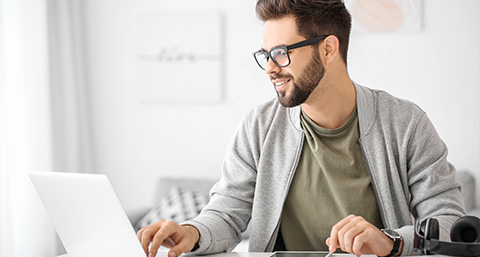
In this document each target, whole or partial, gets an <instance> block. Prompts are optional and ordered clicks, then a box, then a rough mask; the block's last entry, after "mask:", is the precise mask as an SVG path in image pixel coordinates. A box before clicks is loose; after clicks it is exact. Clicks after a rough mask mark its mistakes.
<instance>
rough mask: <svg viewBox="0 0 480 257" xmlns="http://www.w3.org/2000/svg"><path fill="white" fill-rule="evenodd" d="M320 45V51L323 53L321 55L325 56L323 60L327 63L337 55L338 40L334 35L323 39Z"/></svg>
mask: <svg viewBox="0 0 480 257" xmlns="http://www.w3.org/2000/svg"><path fill="white" fill-rule="evenodd" d="M320 45H321V46H322V49H321V53H322V54H323V57H324V58H325V59H324V60H325V62H326V63H327V64H328V63H331V62H332V61H333V60H335V58H338V57H339V53H340V52H339V47H340V42H339V41H338V38H337V37H336V36H333V35H330V36H328V37H327V38H325V39H324V40H323V44H320Z"/></svg>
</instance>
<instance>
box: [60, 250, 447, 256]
mask: <svg viewBox="0 0 480 257" xmlns="http://www.w3.org/2000/svg"><path fill="white" fill-rule="evenodd" d="M272 255H273V253H251V252H228V253H216V254H211V255H202V257H205V256H211V257H269V256H272ZM183 256H195V255H191V254H187V255H183ZM335 256H339V257H340V256H343V257H347V256H355V255H353V254H346V253H338V254H337V253H335V254H332V257H335ZM362 256H365V257H373V256H374V257H376V255H362ZM429 256H430V257H435V256H445V255H437V254H436V255H429ZM57 257H69V256H68V254H64V255H60V256H57ZM141 257H144V256H141ZM156 257H167V252H166V251H160V252H158V254H157V256H156ZM411 257H415V256H411ZM419 257H425V256H419Z"/></svg>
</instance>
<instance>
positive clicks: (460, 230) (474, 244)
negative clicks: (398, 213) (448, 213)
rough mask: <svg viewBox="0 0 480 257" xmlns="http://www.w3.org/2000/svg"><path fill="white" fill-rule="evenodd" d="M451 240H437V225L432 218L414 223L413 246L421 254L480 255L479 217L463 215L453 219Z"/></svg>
mask: <svg viewBox="0 0 480 257" xmlns="http://www.w3.org/2000/svg"><path fill="white" fill-rule="evenodd" d="M450 239H451V240H452V242H445V241H440V240H439V225H438V221H437V220H436V219H434V218H427V219H426V220H424V221H422V222H421V223H419V222H416V223H415V239H414V247H415V248H416V249H420V250H422V252H423V254H444V255H450V256H480V219H479V218H477V217H475V216H464V217H461V218H459V219H458V220H457V221H455V222H454V223H453V225H452V229H451V230H450Z"/></svg>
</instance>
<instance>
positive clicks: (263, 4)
mask: <svg viewBox="0 0 480 257" xmlns="http://www.w3.org/2000/svg"><path fill="white" fill-rule="evenodd" d="M256 12H257V16H258V17H259V18H260V19H261V20H262V21H268V20H276V19H280V18H283V17H285V16H287V15H293V16H294V18H295V20H296V23H297V31H298V34H299V35H302V36H304V37H305V38H307V39H309V38H313V37H318V36H322V35H334V36H336V37H337V38H338V41H339V42H340V55H341V56H342V58H343V61H344V62H345V64H346V63H347V52H348V42H349V40H350V30H351V27H352V17H351V15H350V13H349V12H348V10H347V8H346V7H345V4H344V3H343V1H342V0H258V2H257V6H256Z"/></svg>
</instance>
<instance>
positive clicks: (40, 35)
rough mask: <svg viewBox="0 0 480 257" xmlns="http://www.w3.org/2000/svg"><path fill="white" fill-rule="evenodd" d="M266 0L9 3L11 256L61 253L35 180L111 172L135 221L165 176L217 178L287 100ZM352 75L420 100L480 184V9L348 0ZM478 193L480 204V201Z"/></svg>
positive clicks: (4, 167)
mask: <svg viewBox="0 0 480 257" xmlns="http://www.w3.org/2000/svg"><path fill="white" fill-rule="evenodd" d="M255 3H256V1H255V0H247V1H245V0H244V1H232V0H223V1H220V0H202V1H198V0H197V1H194V0H184V1H166V0H121V1H118V0H115V1H114V0H0V8H1V9H0V90H1V91H0V115H1V116H0V165H1V166H0V172H1V173H0V183H1V185H0V189H1V191H0V197H1V198H0V204H1V205H0V212H1V216H0V231H1V238H0V254H1V256H2V257H17V256H18V257H19V256H30V257H36V256H38V257H49V256H55V255H57V254H59V253H61V250H59V248H60V249H61V246H60V247H59V245H58V241H57V239H56V234H55V232H54V230H53V228H52V225H51V223H50V221H49V219H48V217H47V215H46V213H45V211H44V209H43V207H42V205H41V203H40V201H39V199H38V197H37V196H36V194H35V192H34V189H33V188H32V185H31V183H30V181H29V180H28V178H27V175H26V174H27V172H28V171H30V170H47V171H62V172H86V173H102V174H106V175H107V176H108V177H109V178H110V180H111V182H112V184H113V186H114V188H115V189H116V191H117V194H118V196H119V198H120V201H121V202H122V204H123V206H124V208H125V210H126V211H127V212H130V211H134V210H136V209H139V208H145V207H148V206H151V205H152V204H153V203H154V202H155V198H156V196H155V193H154V192H155V186H156V183H157V181H158V179H159V178H162V177H178V178H184V177H189V178H208V179H218V178H219V177H220V167H221V165H222V161H223V157H224V151H225V148H226V146H227V144H228V143H229V141H230V138H231V136H232V135H233V133H234V132H235V130H236V128H237V126H238V125H239V123H240V121H241V120H242V118H243V116H244V115H245V114H246V112H248V111H249V110H250V109H251V108H252V107H254V106H256V105H257V104H260V103H262V102H264V101H267V100H269V99H271V98H273V97H275V96H276V95H275V92H274V89H273V86H272V85H271V83H270V82H269V80H268V78H267V76H266V75H265V74H264V73H263V71H262V70H261V69H260V68H259V67H258V66H257V64H256V63H255V61H254V59H253V57H252V52H254V51H255V50H258V49H259V48H260V47H261V42H262V31H263V24H262V22H260V21H259V20H258V19H257V18H256V15H255V11H254V8H255ZM346 3H347V4H348V7H349V8H350V10H351V12H352V14H353V15H354V24H353V32H352V37H351V41H350V50H349V57H348V68H349V72H350V75H351V78H352V79H353V80H354V81H355V82H357V83H359V84H361V85H365V86H368V87H370V88H376V89H382V90H386V91H388V92H389V93H391V94H393V95H395V96H397V97H400V98H404V99H408V100H411V101H413V102H414V103H416V104H418V105H419V106H420V107H421V108H422V109H423V110H425V111H426V113H427V114H428V116H429V117H430V119H431V120H432V122H433V123H434V125H435V127H436V128H437V131H438V133H439V134H440V136H441V137H442V138H443V140H444V141H445V143H446V144H447V146H448V148H449V151H450V154H449V161H450V162H451V163H452V164H454V165H455V166H456V168H457V169H458V170H467V171H469V172H471V173H472V174H474V176H475V178H476V181H477V182H476V183H477V187H478V186H479V185H480V184H479V183H478V181H480V72H479V71H480V16H479V15H478V12H479V11H480V1H477V0H460V1H453V0H400V1H395V0H363V1H358V0H357V1H354V0H350V1H346ZM478 201H480V197H477V205H478V204H480V203H479V202H478Z"/></svg>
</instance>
